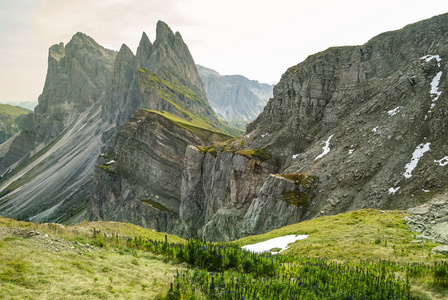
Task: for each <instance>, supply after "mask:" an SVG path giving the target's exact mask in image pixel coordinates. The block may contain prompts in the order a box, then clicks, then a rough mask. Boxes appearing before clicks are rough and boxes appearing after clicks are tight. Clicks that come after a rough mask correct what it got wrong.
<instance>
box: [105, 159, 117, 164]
mask: <svg viewBox="0 0 448 300" xmlns="http://www.w3.org/2000/svg"><path fill="white" fill-rule="evenodd" d="M114 162H115V160H113V159H112V160H111V161H108V162H107V163H105V165H110V164H113V163H114Z"/></svg>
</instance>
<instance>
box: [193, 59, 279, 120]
mask: <svg viewBox="0 0 448 300" xmlns="http://www.w3.org/2000/svg"><path fill="white" fill-rule="evenodd" d="M197 68H198V72H199V76H200V77H201V79H202V82H203V83H204V90H205V93H206V94H207V98H208V101H209V103H210V106H211V107H212V108H213V110H214V111H215V113H217V114H218V115H219V116H220V117H221V118H223V119H224V120H226V121H232V122H239V121H243V122H246V123H248V122H250V121H253V120H254V119H255V118H256V117H257V116H258V115H259V114H260V113H261V112H262V111H263V108H264V107H265V105H266V103H267V102H268V100H269V99H270V98H272V96H273V94H272V90H273V88H274V86H273V85H269V84H264V83H259V82H258V81H256V80H249V79H247V78H246V77H244V76H241V75H224V76H223V75H220V74H219V73H218V72H216V71H215V70H212V69H209V68H206V67H203V66H200V65H197Z"/></svg>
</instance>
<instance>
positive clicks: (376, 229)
mask: <svg viewBox="0 0 448 300" xmlns="http://www.w3.org/2000/svg"><path fill="white" fill-rule="evenodd" d="M404 216H405V215H404V214H403V213H401V212H399V211H386V212H382V211H378V210H373V209H366V210H358V211H352V212H347V213H341V214H338V215H335V216H322V217H319V218H317V219H314V220H309V221H304V222H300V223H297V224H294V225H289V226H285V227H282V228H280V229H277V230H274V231H271V232H269V233H266V234H262V235H257V236H251V237H247V238H243V239H241V240H238V241H235V243H237V244H240V245H246V244H253V243H257V242H260V241H264V240H267V239H271V238H274V237H278V236H284V235H290V234H296V235H297V234H309V235H310V236H309V237H308V238H307V239H306V240H303V241H298V242H296V243H294V244H292V245H291V247H290V248H289V249H288V250H287V251H286V252H287V253H288V252H289V253H293V254H295V255H307V256H310V257H319V258H325V259H330V260H335V261H345V260H347V258H350V259H351V260H365V259H387V260H392V261H396V262H401V263H404V262H410V261H412V262H418V263H423V262H433V261H435V260H437V259H440V258H442V256H440V255H431V256H429V253H430V250H431V249H432V248H433V247H435V246H437V245H438V244H436V243H433V242H430V241H425V242H422V244H418V243H417V244H415V243H409V242H410V241H412V240H415V237H414V236H415V235H416V233H413V232H411V231H409V230H408V229H407V227H406V223H405V221H404V220H403V218H404ZM377 240H381V242H380V243H378V242H376V241H377Z"/></svg>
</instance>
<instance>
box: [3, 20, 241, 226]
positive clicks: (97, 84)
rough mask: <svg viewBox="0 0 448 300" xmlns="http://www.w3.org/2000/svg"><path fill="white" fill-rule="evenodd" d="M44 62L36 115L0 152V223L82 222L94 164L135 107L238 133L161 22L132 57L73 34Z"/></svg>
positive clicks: (123, 49) (183, 48) (181, 46)
mask: <svg viewBox="0 0 448 300" xmlns="http://www.w3.org/2000/svg"><path fill="white" fill-rule="evenodd" d="M48 61H49V67H48V74H47V79H46V83H45V86H44V90H43V92H42V95H41V96H40V97H39V105H38V106H37V107H36V109H35V113H34V114H30V115H29V116H27V118H25V121H24V129H23V130H22V132H21V133H20V134H19V135H17V136H16V137H14V138H13V139H11V140H9V141H8V142H7V143H5V144H3V145H2V146H0V154H1V155H0V162H1V164H0V167H1V168H0V171H2V173H3V176H2V177H3V178H2V180H1V181H0V196H1V198H0V213H1V215H3V216H8V217H16V218H19V219H27V220H33V221H53V222H54V221H57V222H65V223H75V222H78V221H81V220H82V219H83V218H85V213H86V210H87V203H88V201H89V199H90V196H91V189H92V185H93V173H94V169H95V165H96V164H97V158H98V156H99V154H101V150H104V149H103V148H105V145H106V142H107V141H108V140H110V138H111V137H113V136H114V134H115V133H116V127H117V126H118V125H122V124H124V123H125V122H126V121H127V120H128V119H129V118H130V117H131V115H132V114H133V113H135V111H136V110H137V109H138V108H140V107H143V108H149V109H155V110H164V111H167V112H170V113H172V114H173V115H176V116H177V118H178V119H181V118H183V120H184V122H186V123H189V124H190V123H191V126H195V127H201V128H203V130H206V131H215V132H217V131H218V129H222V130H226V131H228V132H235V133H237V132H238V131H237V130H235V129H233V128H230V127H228V126H226V125H225V124H223V123H222V122H221V121H220V120H219V119H218V118H217V117H216V116H215V115H214V113H213V111H212V109H211V107H210V106H209V105H208V102H207V98H206V97H205V94H204V92H203V89H202V83H201V81H200V79H199V75H198V74H197V70H196V67H195V63H194V61H193V59H192V57H191V54H190V52H189V50H188V47H187V46H186V45H185V43H183V41H182V37H181V36H180V34H179V33H176V34H174V33H173V32H172V31H171V29H169V27H168V26H167V25H166V24H165V23H163V22H158V24H157V36H156V40H155V41H154V44H151V43H150V42H149V40H148V38H147V36H146V34H143V37H142V40H141V42H140V46H139V48H138V49H137V54H136V55H134V54H133V53H132V52H131V51H130V50H129V48H128V47H127V46H126V45H123V46H122V47H121V50H120V52H118V53H116V52H114V51H111V50H107V49H104V48H103V47H102V46H100V45H98V44H97V43H96V42H95V41H94V40H93V39H91V38H90V37H88V36H86V35H85V34H82V33H77V34H75V35H74V36H73V38H72V40H71V41H70V42H69V43H68V44H67V46H65V47H64V45H63V44H62V43H61V44H59V45H54V46H52V47H51V48H50V51H49V60H48ZM189 121H191V122H189ZM148 132H151V130H150V129H148ZM224 136H226V135H224ZM226 137H228V138H230V136H226ZM199 140H200V139H199ZM195 141H198V140H195ZM184 147H186V145H184ZM179 151H181V152H182V151H185V149H183V150H179Z"/></svg>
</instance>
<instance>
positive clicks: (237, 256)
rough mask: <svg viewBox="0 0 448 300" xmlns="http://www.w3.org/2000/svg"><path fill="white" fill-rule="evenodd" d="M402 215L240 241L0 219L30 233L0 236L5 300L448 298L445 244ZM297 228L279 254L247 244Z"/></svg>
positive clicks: (357, 218) (350, 219) (363, 214)
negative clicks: (419, 237)
mask: <svg viewBox="0 0 448 300" xmlns="http://www.w3.org/2000/svg"><path fill="white" fill-rule="evenodd" d="M403 217H404V214H402V213H401V212H398V211H397V212H392V211H378V210H361V211H353V212H348V213H343V214H339V215H335V216H324V217H320V218H317V219H314V220H310V221H306V222H302V223H298V224H294V225H291V226H286V227H283V228H281V229H278V230H274V231H272V232H269V233H266V234H263V235H258V236H251V237H247V238H244V239H241V240H238V241H234V242H231V243H207V242H203V241H199V240H188V241H186V240H183V239H180V238H178V237H175V236H170V235H168V236H165V234H164V233H157V232H155V231H153V230H151V229H144V228H141V227H138V226H135V225H131V224H124V223H117V222H83V223H80V224H77V225H75V226H63V225H59V224H33V223H27V222H18V221H14V220H10V219H0V234H1V233H2V230H3V232H4V231H5V228H8V229H10V230H15V229H16V230H19V229H20V230H22V231H19V233H20V234H17V233H16V234H14V235H10V236H5V235H3V236H4V237H3V238H0V283H1V284H0V298H2V299H67V295H70V297H69V298H70V299H447V297H446V295H448V259H447V257H445V256H443V255H441V254H435V253H432V252H431V249H432V248H433V247H435V246H437V245H438V244H436V243H432V242H429V241H418V242H416V239H415V235H416V234H415V233H413V232H411V231H409V230H408V229H407V228H406V226H405V223H404V221H403V220H402V218H403ZM2 226H3V227H2ZM36 231H38V232H40V235H38V236H33V232H36ZM46 234H47V235H48V237H45V235H46ZM291 234H296V235H298V234H307V235H309V237H308V238H307V239H305V240H300V241H297V242H295V243H293V244H291V245H290V247H289V249H287V250H286V251H284V252H282V253H281V254H279V255H273V254H271V253H269V252H266V253H261V254H255V253H251V252H248V251H243V250H241V246H243V245H248V244H253V243H257V242H261V241H265V240H268V239H271V238H274V237H279V236H285V235H291ZM30 235H31V237H30ZM0 236H1V235H0ZM40 239H41V240H43V241H44V242H45V243H43V242H42V241H41V240H40ZM51 243H55V244H56V245H59V246H55V247H52V246H51ZM60 245H66V246H65V247H61V246H60ZM58 247H59V248H58Z"/></svg>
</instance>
